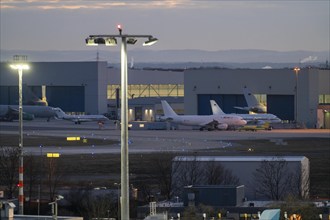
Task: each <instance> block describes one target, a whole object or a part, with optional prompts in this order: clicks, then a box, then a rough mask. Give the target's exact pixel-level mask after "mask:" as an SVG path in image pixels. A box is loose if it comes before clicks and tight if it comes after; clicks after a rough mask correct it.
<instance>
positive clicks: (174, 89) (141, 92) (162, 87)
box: [107, 84, 330, 105]
mask: <svg viewBox="0 0 330 220" xmlns="http://www.w3.org/2000/svg"><path fill="white" fill-rule="evenodd" d="M117 89H120V85H118V84H117V85H108V89H107V98H108V99H116V90H117ZM127 91H128V98H129V99H131V98H139V97H164V96H169V97H183V96H184V85H180V84H148V85H142V84H139V85H136V84H135V85H134V84H133V85H128V86H127ZM255 97H256V98H257V100H258V101H259V102H260V103H261V104H264V105H267V95H266V94H255ZM329 103H330V95H326V94H322V95H319V104H329Z"/></svg>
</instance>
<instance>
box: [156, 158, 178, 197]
mask: <svg viewBox="0 0 330 220" xmlns="http://www.w3.org/2000/svg"><path fill="white" fill-rule="evenodd" d="M173 157H174V154H173V153H169V152H163V153H162V156H161V157H155V158H154V160H153V161H152V166H153V169H154V172H152V173H153V174H152V178H154V179H155V180H156V181H157V183H158V186H159V188H160V191H161V194H162V195H164V196H165V198H166V199H170V198H171V197H172V159H173Z"/></svg>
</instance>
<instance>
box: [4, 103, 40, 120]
mask: <svg viewBox="0 0 330 220" xmlns="http://www.w3.org/2000/svg"><path fill="white" fill-rule="evenodd" d="M33 119H34V115H33V114H29V113H26V112H23V120H27V121H31V120H33ZM14 120H19V111H18V110H16V109H13V108H11V107H10V106H8V108H7V109H6V108H1V109H0V121H9V122H12V121H14Z"/></svg>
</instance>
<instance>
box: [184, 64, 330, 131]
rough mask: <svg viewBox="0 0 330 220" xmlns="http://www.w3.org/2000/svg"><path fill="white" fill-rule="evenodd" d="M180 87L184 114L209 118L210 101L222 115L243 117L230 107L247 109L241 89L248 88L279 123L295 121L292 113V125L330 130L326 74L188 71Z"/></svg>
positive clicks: (305, 71) (329, 82) (329, 76)
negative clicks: (182, 95) (293, 122)
mask: <svg viewBox="0 0 330 220" xmlns="http://www.w3.org/2000/svg"><path fill="white" fill-rule="evenodd" d="M184 85H185V91H184V94H185V96H184V109H185V113H186V114H202V115H207V114H211V106H210V104H209V103H210V102H209V100H211V99H213V100H215V101H216V102H217V103H218V104H219V106H220V107H221V108H222V109H223V111H224V112H225V113H244V112H242V111H241V110H235V108H233V107H234V106H247V104H246V102H245V99H244V96H243V95H242V94H243V92H242V89H243V88H248V89H249V90H250V91H251V93H253V94H255V95H256V96H258V98H259V100H260V102H262V103H263V104H265V105H266V106H267V112H268V113H272V114H275V115H277V116H278V117H279V118H281V119H282V120H285V121H295V113H296V114H297V119H296V121H298V122H300V123H302V124H304V125H306V126H307V127H309V128H313V127H321V125H324V124H326V125H327V127H328V128H329V126H330V121H329V120H330V115H329V113H328V112H329V110H330V106H329V104H330V86H329V85H330V71H329V70H320V69H312V68H303V69H301V70H300V71H299V72H298V74H297V75H296V74H295V71H293V70H292V69H197V70H196V69H191V70H190V69H188V70H186V71H185V72H184ZM296 106H297V108H296ZM295 111H296V112H295ZM245 113H246V112H245ZM323 127H324V126H323Z"/></svg>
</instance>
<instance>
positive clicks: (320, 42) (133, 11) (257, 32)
mask: <svg viewBox="0 0 330 220" xmlns="http://www.w3.org/2000/svg"><path fill="white" fill-rule="evenodd" d="M329 4H330V3H329V0H322V1H314V0H310V1H308V0H295V1H279V0H277V1H267V0H263V1H216V0H214V1H204V0H203V1H202V0H200V1H198V0H168V1H166V0H164V1H142V0H141V1H134V0H125V1H106V0H104V1H83V0H48V1H46V0H1V17H0V18H1V32H0V33H1V40H0V42H1V44H0V46H1V49H2V50H41V51H43V50H86V49H87V48H86V46H85V42H84V39H85V38H86V37H87V36H88V35H90V34H117V33H118V31H117V29H116V25H117V24H119V23H120V24H122V26H123V33H127V34H151V35H153V36H155V37H157V38H158V39H159V42H158V43H157V44H155V45H154V46H153V47H152V49H153V50H168V49H201V50H209V51H216V50H231V49H265V50H277V51H291V50H311V51H328V50H329V38H330V36H329V32H330V31H329V26H330V24H329V20H330V18H329V8H330V6H329ZM141 43H142V42H141ZM134 48H141V46H134ZM150 49H151V48H150ZM111 50H118V47H117V48H116V47H115V48H111Z"/></svg>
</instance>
